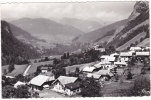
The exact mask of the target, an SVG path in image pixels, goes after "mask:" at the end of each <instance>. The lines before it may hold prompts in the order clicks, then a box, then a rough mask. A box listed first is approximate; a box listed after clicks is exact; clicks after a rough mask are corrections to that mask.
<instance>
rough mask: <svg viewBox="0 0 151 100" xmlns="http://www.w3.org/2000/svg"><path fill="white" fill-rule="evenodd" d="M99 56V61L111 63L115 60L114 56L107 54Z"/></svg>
mask: <svg viewBox="0 0 151 100" xmlns="http://www.w3.org/2000/svg"><path fill="white" fill-rule="evenodd" d="M100 58H101V62H112V63H113V62H114V61H115V57H113V56H109V55H103V56H101V57H100Z"/></svg>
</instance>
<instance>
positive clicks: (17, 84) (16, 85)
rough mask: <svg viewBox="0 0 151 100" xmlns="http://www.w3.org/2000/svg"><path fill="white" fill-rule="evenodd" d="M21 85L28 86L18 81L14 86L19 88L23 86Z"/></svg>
mask: <svg viewBox="0 0 151 100" xmlns="http://www.w3.org/2000/svg"><path fill="white" fill-rule="evenodd" d="M21 85H26V83H24V82H21V81H18V82H17V83H16V84H14V88H17V87H18V86H21Z"/></svg>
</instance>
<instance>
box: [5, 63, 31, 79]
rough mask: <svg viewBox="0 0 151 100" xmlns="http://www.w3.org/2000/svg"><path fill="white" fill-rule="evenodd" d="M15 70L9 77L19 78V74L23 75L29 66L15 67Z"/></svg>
mask: <svg viewBox="0 0 151 100" xmlns="http://www.w3.org/2000/svg"><path fill="white" fill-rule="evenodd" d="M14 67H15V69H14V70H13V71H12V72H11V73H8V74H7V75H8V76H13V77H15V76H17V75H19V74H23V73H24V71H25V69H26V68H27V67H28V65H27V64H25V65H14Z"/></svg>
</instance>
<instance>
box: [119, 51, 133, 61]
mask: <svg viewBox="0 0 151 100" xmlns="http://www.w3.org/2000/svg"><path fill="white" fill-rule="evenodd" d="M132 56H133V52H121V53H120V59H119V60H120V62H128V60H129V58H131V57H132Z"/></svg>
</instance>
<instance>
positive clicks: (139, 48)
mask: <svg viewBox="0 0 151 100" xmlns="http://www.w3.org/2000/svg"><path fill="white" fill-rule="evenodd" d="M130 51H142V48H141V47H131V48H130Z"/></svg>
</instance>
